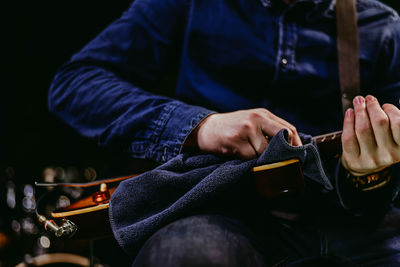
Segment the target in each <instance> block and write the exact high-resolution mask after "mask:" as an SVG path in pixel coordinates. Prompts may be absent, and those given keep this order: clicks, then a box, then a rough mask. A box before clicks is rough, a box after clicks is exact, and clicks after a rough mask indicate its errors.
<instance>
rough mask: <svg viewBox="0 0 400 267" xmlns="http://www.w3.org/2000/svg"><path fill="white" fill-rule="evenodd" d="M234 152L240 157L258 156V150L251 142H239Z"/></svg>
mask: <svg viewBox="0 0 400 267" xmlns="http://www.w3.org/2000/svg"><path fill="white" fill-rule="evenodd" d="M233 154H234V155H238V156H239V157H240V158H242V159H246V160H248V159H253V158H255V157H257V153H256V150H255V149H254V147H253V146H252V145H251V143H250V142H245V143H242V144H239V146H238V147H237V150H235V151H233Z"/></svg>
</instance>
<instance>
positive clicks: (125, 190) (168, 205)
mask: <svg viewBox="0 0 400 267" xmlns="http://www.w3.org/2000/svg"><path fill="white" fill-rule="evenodd" d="M301 138H302V141H303V144H304V145H303V146H299V147H294V146H291V145H290V144H289V143H288V141H287V140H288V133H287V131H286V130H281V131H280V132H278V133H277V134H276V135H275V136H274V137H273V138H272V139H271V141H270V143H269V145H268V147H267V149H266V150H265V151H264V153H263V154H262V155H261V156H260V157H258V158H256V159H253V160H249V161H243V160H230V161H226V158H223V157H218V156H215V155H209V154H201V155H193V154H188V153H184V154H180V155H178V156H177V157H175V158H173V159H171V160H170V161H168V162H167V163H165V164H163V165H161V166H159V167H157V168H156V169H154V170H151V171H148V172H145V173H143V174H141V175H139V176H137V177H134V178H131V179H128V180H125V181H123V182H122V183H121V184H120V185H119V186H118V188H117V190H116V191H115V192H114V194H113V196H112V198H111V200H110V208H109V218H110V224H111V228H112V231H113V234H114V236H115V238H116V240H117V241H118V243H119V245H120V246H121V247H122V248H123V249H124V250H125V251H126V252H127V253H128V254H132V253H133V252H134V251H136V249H137V248H138V246H139V245H140V244H142V243H143V242H144V241H145V240H146V239H147V238H149V237H150V236H151V235H152V234H153V233H154V232H156V231H157V230H158V229H160V228H161V227H163V226H164V225H166V224H168V223H170V222H172V221H174V220H177V219H179V218H183V217H185V216H188V214H190V212H191V211H192V210H193V209H195V208H197V207H199V206H201V205H202V204H204V203H206V202H207V200H210V199H213V198H214V197H217V196H220V195H221V194H224V192H226V191H227V190H229V189H230V188H231V187H232V186H233V185H234V184H236V183H237V182H238V181H239V180H240V179H241V178H243V177H245V176H246V174H248V173H249V172H250V171H251V169H252V168H253V167H254V166H259V165H263V164H268V163H273V162H277V161H283V160H287V159H293V158H298V159H299V160H300V162H301V165H302V169H303V174H304V176H305V177H307V178H309V179H312V180H314V181H316V182H318V183H320V184H321V185H322V186H323V187H325V189H327V190H331V189H333V187H332V184H331V183H330V180H329V178H328V177H327V175H326V173H325V171H324V169H323V167H322V163H321V159H320V157H319V154H318V149H317V147H316V145H315V143H313V140H312V138H311V136H308V135H304V134H301Z"/></svg>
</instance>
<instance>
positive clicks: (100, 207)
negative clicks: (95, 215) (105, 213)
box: [51, 203, 110, 218]
mask: <svg viewBox="0 0 400 267" xmlns="http://www.w3.org/2000/svg"><path fill="white" fill-rule="evenodd" d="M109 206H110V204H109V203H104V204H100V205H97V206H93V207H88V208H81V209H78V210H70V211H63V212H52V213H51V216H53V218H63V217H68V216H74V215H80V214H84V213H89V212H94V211H99V210H104V209H108V207H109Z"/></svg>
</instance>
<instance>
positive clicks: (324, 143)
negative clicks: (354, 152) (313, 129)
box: [313, 131, 342, 157]
mask: <svg viewBox="0 0 400 267" xmlns="http://www.w3.org/2000/svg"><path fill="white" fill-rule="evenodd" d="M341 138H342V131H337V132H333V133H328V134H323V135H318V136H314V137H313V140H314V141H315V143H316V144H317V146H318V149H319V151H320V153H321V155H323V156H324V157H332V156H333V157H339V156H340V154H342V140H341Z"/></svg>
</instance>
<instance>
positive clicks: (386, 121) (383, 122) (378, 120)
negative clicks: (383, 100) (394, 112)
mask: <svg viewBox="0 0 400 267" xmlns="http://www.w3.org/2000/svg"><path fill="white" fill-rule="evenodd" d="M376 123H377V125H379V126H382V127H385V126H388V125H389V118H388V117H387V116H379V117H378V118H376Z"/></svg>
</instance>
